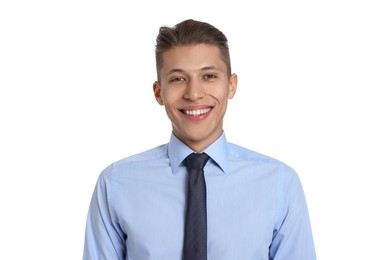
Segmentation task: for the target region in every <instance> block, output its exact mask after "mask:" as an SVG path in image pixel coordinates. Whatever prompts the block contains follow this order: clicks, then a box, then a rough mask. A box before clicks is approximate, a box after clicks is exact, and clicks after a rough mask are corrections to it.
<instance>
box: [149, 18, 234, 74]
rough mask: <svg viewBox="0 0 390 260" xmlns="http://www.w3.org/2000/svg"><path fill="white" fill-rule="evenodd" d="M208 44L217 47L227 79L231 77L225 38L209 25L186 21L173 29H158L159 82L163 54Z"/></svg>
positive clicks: (157, 61)
mask: <svg viewBox="0 0 390 260" xmlns="http://www.w3.org/2000/svg"><path fill="white" fill-rule="evenodd" d="M202 43H203V44H210V45H214V46H216V47H218V49H219V51H220V54H221V58H222V60H223V61H224V62H225V64H226V67H227V73H228V77H230V75H231V64H230V54H229V45H228V40H227V38H226V36H225V35H224V34H223V33H222V32H221V31H220V30H218V29H217V28H215V27H214V26H212V25H211V24H208V23H205V22H200V21H195V20H192V19H188V20H185V21H182V22H181V23H178V24H176V25H175V26H173V27H166V26H162V27H160V30H159V34H158V35H157V39H156V69H157V78H158V81H160V69H161V68H162V66H163V62H164V61H163V57H162V56H163V53H164V52H166V51H168V50H170V49H172V48H174V47H180V46H188V45H196V44H202Z"/></svg>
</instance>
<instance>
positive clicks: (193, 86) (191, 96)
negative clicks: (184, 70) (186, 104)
mask: <svg viewBox="0 0 390 260" xmlns="http://www.w3.org/2000/svg"><path fill="white" fill-rule="evenodd" d="M204 95H205V93H204V91H203V87H202V83H201V82H200V81H198V80H194V79H191V80H189V81H188V82H187V86H186V90H185V92H184V98H185V99H188V100H198V99H201V98H203V97H204Z"/></svg>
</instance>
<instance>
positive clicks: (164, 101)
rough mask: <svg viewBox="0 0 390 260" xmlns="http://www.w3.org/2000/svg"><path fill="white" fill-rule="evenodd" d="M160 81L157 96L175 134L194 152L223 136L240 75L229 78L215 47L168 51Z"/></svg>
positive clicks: (199, 46) (202, 46) (202, 45)
mask: <svg viewBox="0 0 390 260" xmlns="http://www.w3.org/2000/svg"><path fill="white" fill-rule="evenodd" d="M160 79H161V80H160V83H158V82H155V83H154V85H153V89H154V94H155V97H156V100H157V101H158V103H159V104H160V105H164V106H165V110H166V112H167V115H168V117H169V119H170V120H171V123H172V128H173V133H174V134H175V135H176V136H177V137H178V138H179V139H180V140H181V141H183V142H184V143H185V144H187V145H188V146H189V147H190V148H192V149H193V150H194V151H197V152H199V151H201V150H203V149H205V148H206V147H207V146H208V145H210V144H211V143H213V142H214V141H215V140H216V139H217V138H218V137H219V136H220V135H221V134H222V129H223V128H222V126H223V117H224V115H225V112H226V108H227V103H228V99H231V98H233V97H234V94H235V91H236V87H237V76H236V75H235V74H233V75H232V76H231V77H230V78H229V77H228V75H227V68H226V64H225V63H224V62H223V60H222V58H221V56H220V52H219V49H218V48H217V47H216V46H213V45H206V44H197V45H189V46H181V47H175V48H173V49H171V50H169V51H167V52H165V53H164V54H163V66H162V68H161V70H160Z"/></svg>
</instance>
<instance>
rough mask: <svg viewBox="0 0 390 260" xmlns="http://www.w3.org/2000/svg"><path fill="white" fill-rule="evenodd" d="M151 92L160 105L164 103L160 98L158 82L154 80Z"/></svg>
mask: <svg viewBox="0 0 390 260" xmlns="http://www.w3.org/2000/svg"><path fill="white" fill-rule="evenodd" d="M153 92H154V97H155V98H156V100H157V102H158V103H159V104H160V105H162V106H163V105H164V101H163V99H162V98H161V86H160V84H159V83H158V81H155V82H154V83H153Z"/></svg>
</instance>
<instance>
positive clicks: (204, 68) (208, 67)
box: [165, 66, 220, 76]
mask: <svg viewBox="0 0 390 260" xmlns="http://www.w3.org/2000/svg"><path fill="white" fill-rule="evenodd" d="M200 70H201V71H206V70H218V71H220V69H218V67H216V66H206V67H203V68H201V69H200ZM175 72H179V73H183V72H184V70H183V69H171V70H169V71H168V72H167V73H166V74H165V75H167V76H168V75H170V74H173V73H175Z"/></svg>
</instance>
